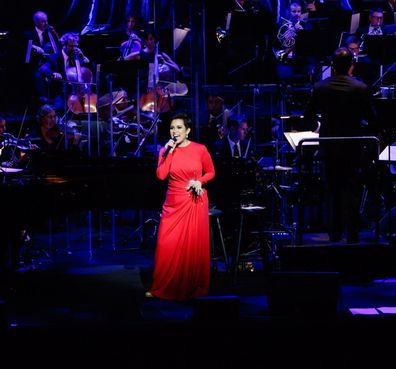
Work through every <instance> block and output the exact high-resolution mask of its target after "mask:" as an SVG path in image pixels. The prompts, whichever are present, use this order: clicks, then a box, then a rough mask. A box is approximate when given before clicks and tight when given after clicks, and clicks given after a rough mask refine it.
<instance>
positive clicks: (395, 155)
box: [378, 146, 396, 161]
mask: <svg viewBox="0 0 396 369" xmlns="http://www.w3.org/2000/svg"><path fill="white" fill-rule="evenodd" d="M390 148H391V149H390V156H389V146H387V147H385V149H384V150H383V151H382V152H381V154H380V155H379V158H378V159H379V160H381V161H396V146H391V147H390Z"/></svg>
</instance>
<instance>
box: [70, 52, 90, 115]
mask: <svg viewBox="0 0 396 369" xmlns="http://www.w3.org/2000/svg"><path fill="white" fill-rule="evenodd" d="M81 55H82V54H81ZM81 55H78V54H76V55H75V62H76V66H73V67H67V68H66V78H67V80H68V81H69V82H74V84H73V93H72V94H71V95H70V96H69V98H68V100H67V106H68V108H69V109H70V110H71V111H72V112H73V113H74V114H79V113H88V112H90V113H96V111H97V110H96V103H97V95H96V94H95V93H93V92H91V91H90V88H91V87H90V84H91V83H92V81H93V74H92V71H91V70H90V69H89V68H87V67H85V66H81V62H82V60H80V57H81Z"/></svg>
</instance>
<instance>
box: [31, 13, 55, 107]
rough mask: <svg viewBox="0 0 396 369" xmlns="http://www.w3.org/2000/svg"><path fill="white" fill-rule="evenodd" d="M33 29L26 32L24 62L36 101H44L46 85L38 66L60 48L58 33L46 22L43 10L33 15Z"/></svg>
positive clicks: (46, 17) (46, 18)
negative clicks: (28, 70) (31, 81)
mask: <svg viewBox="0 0 396 369" xmlns="http://www.w3.org/2000/svg"><path fill="white" fill-rule="evenodd" d="M33 22H34V29H33V31H31V32H28V33H26V35H25V36H26V38H27V40H28V41H27V50H26V60H25V61H26V63H27V64H29V66H30V68H31V73H32V76H33V84H34V89H35V92H36V94H37V95H38V96H39V98H43V100H41V99H39V101H38V103H39V104H41V103H44V101H45V96H46V95H47V85H46V83H45V81H44V80H43V78H42V76H41V74H40V72H39V68H40V67H41V65H43V64H44V63H45V61H46V60H47V59H48V57H49V56H50V55H52V54H56V53H57V52H58V50H59V49H60V48H61V45H60V42H59V35H58V34H57V32H56V31H55V29H54V27H52V26H50V25H49V23H48V16H47V14H46V13H44V12H43V11H37V12H36V13H34V15H33Z"/></svg>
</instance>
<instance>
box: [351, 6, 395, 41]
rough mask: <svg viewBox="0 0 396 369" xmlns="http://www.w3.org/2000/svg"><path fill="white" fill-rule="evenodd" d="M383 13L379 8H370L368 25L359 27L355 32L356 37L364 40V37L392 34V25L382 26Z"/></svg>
mask: <svg viewBox="0 0 396 369" xmlns="http://www.w3.org/2000/svg"><path fill="white" fill-rule="evenodd" d="M383 23H384V11H383V10H382V9H381V8H372V9H370V11H369V16H368V25H366V26H360V27H358V29H357V30H356V33H357V35H358V36H360V37H362V39H364V36H365V35H389V34H393V33H394V31H395V30H394V25H393V24H391V25H390V24H389V25H384V24H383Z"/></svg>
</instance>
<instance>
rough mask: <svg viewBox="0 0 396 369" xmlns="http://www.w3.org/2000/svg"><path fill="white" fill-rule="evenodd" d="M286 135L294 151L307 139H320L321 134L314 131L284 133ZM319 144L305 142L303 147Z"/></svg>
mask: <svg viewBox="0 0 396 369" xmlns="http://www.w3.org/2000/svg"><path fill="white" fill-rule="evenodd" d="M284 135H285V137H286V139H287V141H288V142H289V144H290V146H291V147H292V148H293V150H296V149H297V146H298V144H299V142H300V141H301V140H303V139H305V138H319V133H316V132H313V131H302V132H284ZM317 144H318V142H317V141H316V142H315V141H312V142H304V143H303V145H317Z"/></svg>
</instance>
